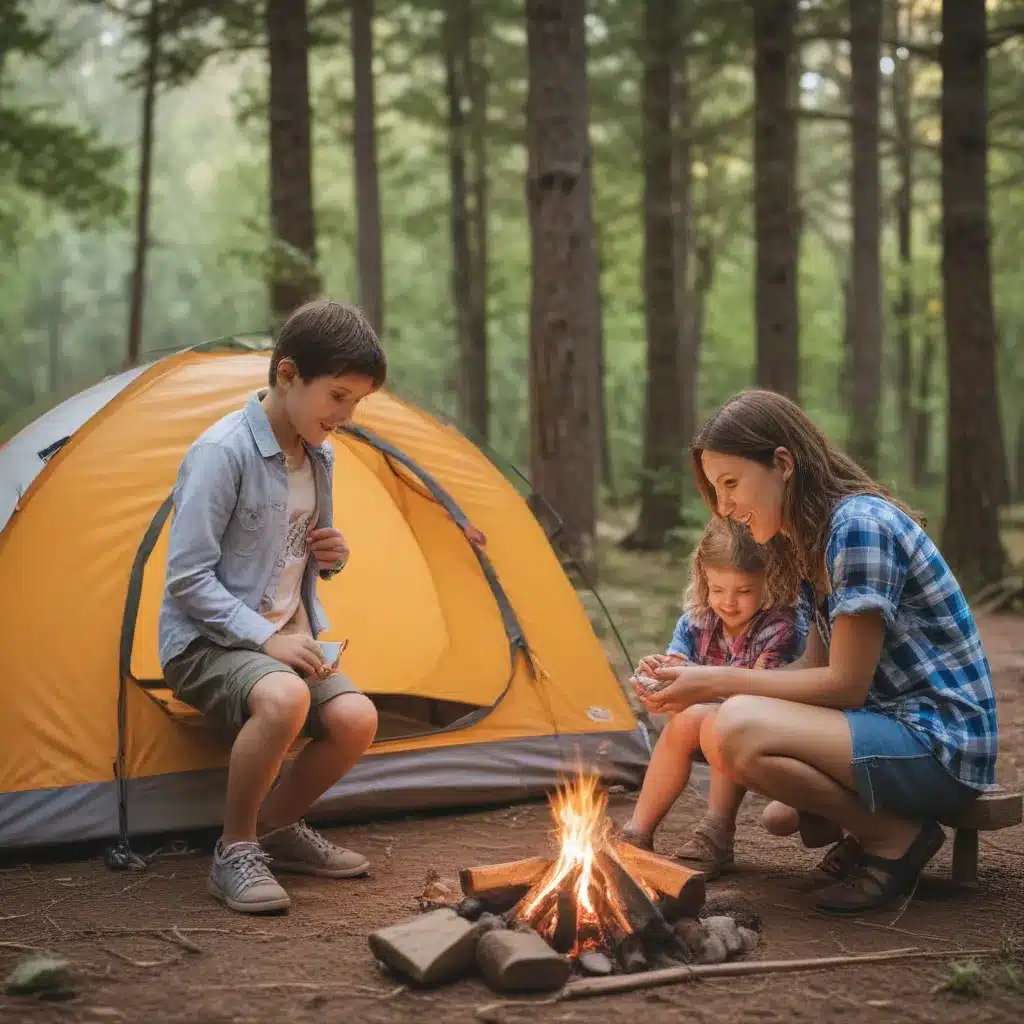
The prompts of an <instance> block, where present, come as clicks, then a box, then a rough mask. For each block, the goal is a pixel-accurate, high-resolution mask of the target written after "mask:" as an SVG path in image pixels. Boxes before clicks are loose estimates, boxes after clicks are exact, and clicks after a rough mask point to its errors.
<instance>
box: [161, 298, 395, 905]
mask: <svg viewBox="0 0 1024 1024" xmlns="http://www.w3.org/2000/svg"><path fill="white" fill-rule="evenodd" d="M386 373H387V367H386V361H385V357H384V352H383V350H382V349H381V346H380V343H379V341H378V340H377V337H376V335H375V334H374V331H373V329H372V328H371V327H370V325H369V324H368V323H367V321H366V320H365V319H364V318H363V316H362V315H361V314H360V313H359V312H358V311H357V310H355V309H352V308H350V307H348V306H345V305H342V304H341V303H339V302H329V301H316V302H310V303H308V304H306V305H305V306H302V307H301V308H299V309H297V310H296V311H295V312H294V313H292V315H291V316H290V317H289V318H288V320H287V322H286V323H285V324H284V326H283V327H282V328H281V332H280V335H279V337H278V339H277V343H276V345H275V346H274V351H273V355H272V356H271V360H270V375H269V388H268V389H267V390H265V391H260V392H259V393H258V394H255V395H253V396H252V397H251V398H250V399H249V401H248V403H247V404H246V406H245V407H244V408H243V409H240V410H238V411H236V412H233V413H230V414H229V415H227V416H225V417H224V418H223V419H221V420H220V421H219V422H217V423H215V424H214V425H213V426H211V427H210V428H209V429H208V430H206V431H205V432H204V433H203V434H202V435H201V436H200V437H199V438H198V439H197V440H196V441H195V442H194V443H193V444H192V446H191V447H190V448H189V450H188V452H187V453H186V454H185V458H184V459H183V460H182V464H181V467H180V469H179V472H178V479H177V482H176V484H175V487H174V506H175V515H174V521H173V524H172V526H171V533H170V547H169V551H168V556H167V581H166V588H165V592H164V599H163V604H162V606H161V609H160V662H161V664H162V666H163V670H164V678H165V679H166V681H167V684H168V685H169V686H170V687H171V689H172V690H173V691H174V693H175V695H176V696H177V697H178V699H179V700H182V701H184V702H186V703H187V704H191V705H192V706H193V707H196V708H198V709H199V710H200V711H201V712H202V713H203V714H204V715H205V716H206V717H207V718H209V719H210V720H212V721H213V722H214V723H216V724H217V725H219V726H222V727H224V728H225V729H227V730H228V731H229V733H230V734H233V735H234V743H233V746H232V749H231V759H230V763H229V768H228V785H227V797H226V801H225V809H224V828H223V833H222V835H221V837H220V839H219V840H218V842H217V845H216V848H215V850H214V855H213V865H212V867H211V869H210V876H209V879H208V882H207V887H208V889H209V891H210V892H211V894H212V895H213V896H214V897H215V898H216V899H218V900H220V901H221V902H222V903H224V904H226V905H227V906H228V907H230V908H231V909H232V910H237V911H242V912H244V913H261V912H265V911H274V910H283V909H285V908H287V907H288V906H290V902H291V901H290V899H289V897H288V894H287V893H286V892H285V891H284V889H283V888H282V887H281V885H280V884H279V883H278V881H277V880H276V878H275V877H274V875H273V874H272V873H271V871H270V868H269V867H268V862H269V861H270V860H271V859H273V862H274V865H275V867H276V868H278V869H279V870H281V871H292V872H298V873H303V874H312V875H320V876H325V877H329V878H347V877H350V876H353V875H359V874H363V873H365V872H366V870H367V868H368V867H369V861H368V860H367V859H366V858H365V857H364V856H362V855H361V854H358V853H354V852H353V851H351V850H345V849H342V848H341V847H338V846H335V845H334V844H333V843H331V842H329V841H328V840H327V839H326V838H325V837H324V836H322V835H320V834H319V833H318V832H315V831H314V830H313V829H311V828H310V827H309V826H307V825H306V824H305V822H304V821H302V820H301V817H302V815H303V814H304V813H305V812H306V811H307V810H308V809H309V807H310V806H311V805H312V804H313V803H314V802H315V800H316V799H317V798H318V797H319V796H320V795H321V794H322V793H324V792H325V791H326V790H327V789H329V788H330V787H331V786H332V785H333V784H334V783H335V782H337V781H338V779H340V778H341V777H342V776H343V775H345V774H346V772H348V771H349V769H351V768H352V766H353V765H354V764H355V763H356V761H358V760H359V758H360V756H361V755H362V754H363V752H364V751H365V750H366V749H367V747H369V745H370V743H371V742H372V741H373V737H374V735H375V733H376V730H377V713H376V709H375V708H374V706H373V704H372V703H371V701H370V700H369V699H368V698H367V697H365V696H364V695H363V694H362V693H360V692H359V690H358V689H357V688H356V687H355V685H354V684H353V682H352V680H350V679H349V678H348V677H347V676H345V675H343V674H342V673H340V672H337V671H335V670H334V669H333V668H332V667H330V666H328V665H327V664H326V663H325V659H324V656H323V653H322V651H321V649H320V646H319V644H318V643H317V642H316V639H315V638H316V637H317V636H318V635H319V634H320V633H321V632H322V631H323V630H324V629H325V628H326V626H327V621H326V616H325V614H324V610H323V607H322V605H321V604H320V602H319V600H318V598H317V596H316V581H317V577H319V578H321V579H329V578H330V577H331V576H333V575H334V574H335V573H337V572H339V571H340V570H341V569H342V567H343V566H344V564H345V561H346V559H347V556H348V548H347V546H346V544H345V541H344V538H343V537H342V535H341V534H340V533H339V532H338V530H336V529H334V527H333V526H332V525H331V524H332V491H331V470H332V465H333V451H332V449H331V446H330V442H329V441H328V440H327V438H328V435H329V434H330V433H331V432H332V431H333V430H335V429H336V428H337V427H339V426H340V425H341V424H343V423H346V422H348V421H349V420H350V419H351V417H352V413H353V410H354V409H355V407H356V405H357V404H358V403H359V402H360V401H361V400H362V399H363V398H365V397H366V395H368V394H370V393H371V392H373V391H376V390H377V388H379V387H380V386H381V385H382V384H383V383H384V380H385V377H386ZM303 731H305V733H306V735H308V736H310V737H311V741H310V742H309V743H308V744H307V745H306V746H305V747H304V748H303V750H302V751H301V752H300V754H299V755H298V757H297V758H296V759H295V761H294V762H293V763H292V764H291V765H290V768H289V770H286V771H285V772H284V774H283V776H282V778H281V780H280V782H279V784H278V785H277V786H276V787H275V788H274V790H273V792H271V791H270V790H271V786H272V784H273V782H274V779H275V778H276V777H277V774H278V771H279V770H280V768H281V765H282V762H283V761H284V757H285V755H286V753H287V752H288V748H289V747H290V746H291V744H292V742H293V741H294V740H295V738H296V737H297V736H298V735H299V733H300V732H303Z"/></svg>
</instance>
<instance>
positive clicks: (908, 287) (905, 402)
mask: <svg viewBox="0 0 1024 1024" xmlns="http://www.w3.org/2000/svg"><path fill="white" fill-rule="evenodd" d="M891 3H892V5H893V8H894V11H895V18H894V21H895V31H894V33H893V35H894V37H895V38H897V39H909V38H910V33H911V24H912V22H911V8H912V6H913V2H912V0H906V2H903V0H891ZM892 59H893V61H894V63H895V68H894V70H893V75H892V90H893V114H894V120H895V128H896V164H897V173H898V176H899V189H898V192H897V195H896V234H897V240H898V246H899V260H900V282H899V289H900V290H899V297H898V299H897V301H896V326H897V330H896V388H897V409H898V410H899V427H900V437H901V438H902V443H903V450H902V455H903V458H904V460H905V462H909V463H910V467H909V468H910V474H911V477H913V475H914V469H913V452H914V451H915V447H916V442H915V439H914V429H915V422H916V419H917V418H916V417H915V416H914V415H913V413H912V409H913V404H912V403H913V388H914V381H913V374H914V362H913V352H914V336H913V322H914V281H913V270H914V262H913V246H912V243H913V239H912V235H911V226H912V221H911V218H912V215H913V210H914V202H913V184H914V176H913V171H914V164H913V160H914V137H913V128H912V127H911V102H912V98H913V95H914V82H913V66H912V64H911V62H910V55H909V54H907V55H906V56H904V57H901V56H900V55H899V53H898V52H894V53H893V55H892Z"/></svg>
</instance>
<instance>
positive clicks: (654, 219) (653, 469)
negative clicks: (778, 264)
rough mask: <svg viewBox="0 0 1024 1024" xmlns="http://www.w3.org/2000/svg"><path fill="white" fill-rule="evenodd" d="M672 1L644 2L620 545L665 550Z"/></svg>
mask: <svg viewBox="0 0 1024 1024" xmlns="http://www.w3.org/2000/svg"><path fill="white" fill-rule="evenodd" d="M678 21H679V17H678V0H646V3H645V4H644V84H643V160H644V203H643V208H644V313H645V321H646V327H647V374H646V384H645V395H644V449H643V473H642V476H641V480H640V516H639V519H638V521H637V524H636V527H635V529H634V530H633V532H632V533H630V534H629V536H628V537H626V538H625V540H624V541H623V546H624V547H627V548H635V549H641V550H647V551H656V550H660V549H661V548H664V547H665V545H666V543H667V542H668V540H669V535H670V533H671V531H673V530H675V529H676V528H677V527H678V526H679V523H680V521H681V518H682V507H683V454H684V451H685V448H686V443H687V440H688V439H687V438H686V437H684V435H683V424H682V402H681V401H680V396H681V395H682V390H683V385H682V379H681V372H680V371H681V368H682V352H681V346H680V317H679V302H678V294H677V288H678V284H679V282H678V279H677V276H676V224H675V219H676V214H675V211H674V209H673V202H672V200H673V193H674V189H673V181H672V178H673V173H672V172H673V167H672V164H673V160H672V148H673V146H672V127H673V125H672V79H673V76H674V74H675V70H676V68H675V63H676V60H675V51H676V49H677V46H678V35H677V24H678Z"/></svg>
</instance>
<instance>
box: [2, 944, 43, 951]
mask: <svg viewBox="0 0 1024 1024" xmlns="http://www.w3.org/2000/svg"><path fill="white" fill-rule="evenodd" d="M0 947H3V948H4V949H20V950H23V951H24V952H26V953H38V952H39V951H40V950H41V949H42V948H43V947H42V946H29V945H27V944H26V943H24V942H0Z"/></svg>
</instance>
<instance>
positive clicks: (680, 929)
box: [675, 917, 704, 957]
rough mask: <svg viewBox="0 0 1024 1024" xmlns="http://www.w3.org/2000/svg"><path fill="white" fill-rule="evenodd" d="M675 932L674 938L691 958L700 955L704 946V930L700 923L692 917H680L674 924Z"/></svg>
mask: <svg viewBox="0 0 1024 1024" xmlns="http://www.w3.org/2000/svg"><path fill="white" fill-rule="evenodd" d="M675 932H676V938H677V939H678V940H679V942H680V943H681V944H682V946H683V948H684V949H685V950H686V951H687V952H688V953H689V954H690V956H691V957H695V956H697V955H698V954H699V953H700V950H701V947H702V946H703V945H704V928H703V927H702V925H701V923H700V921H697V920H696V919H694V918H692V917H681V918H680V919H679V920H678V921H676V923H675Z"/></svg>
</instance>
